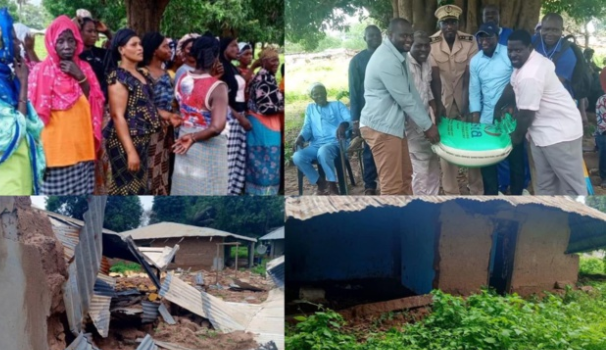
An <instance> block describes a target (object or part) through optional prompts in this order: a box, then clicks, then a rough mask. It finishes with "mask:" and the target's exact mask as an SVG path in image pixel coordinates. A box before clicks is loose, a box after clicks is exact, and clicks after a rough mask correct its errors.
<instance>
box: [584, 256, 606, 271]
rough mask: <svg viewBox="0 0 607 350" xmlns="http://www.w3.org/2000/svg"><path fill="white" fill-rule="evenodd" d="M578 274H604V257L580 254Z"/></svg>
mask: <svg viewBox="0 0 607 350" xmlns="http://www.w3.org/2000/svg"><path fill="white" fill-rule="evenodd" d="M580 275H605V257H604V256H603V259H599V258H596V257H589V256H580Z"/></svg>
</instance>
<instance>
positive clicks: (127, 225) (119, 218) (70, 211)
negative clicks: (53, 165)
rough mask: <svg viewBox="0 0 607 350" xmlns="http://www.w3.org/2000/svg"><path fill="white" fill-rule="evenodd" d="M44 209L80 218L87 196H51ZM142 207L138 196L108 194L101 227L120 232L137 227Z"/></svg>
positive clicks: (86, 208)
mask: <svg viewBox="0 0 607 350" xmlns="http://www.w3.org/2000/svg"><path fill="white" fill-rule="evenodd" d="M46 210H48V211H52V212H55V213H58V214H61V215H65V216H69V217H72V218H74V219H78V220H82V218H83V216H84V213H85V212H86V211H87V210H88V205H87V196H51V197H48V199H47V201H46ZM142 214H143V208H142V207H141V202H140V201H139V197H136V196H125V197H119V196H109V197H108V199H107V204H106V206H105V218H104V220H103V227H104V228H106V229H108V230H112V231H116V232H122V231H127V230H132V229H134V228H137V227H139V224H140V220H141V215H142Z"/></svg>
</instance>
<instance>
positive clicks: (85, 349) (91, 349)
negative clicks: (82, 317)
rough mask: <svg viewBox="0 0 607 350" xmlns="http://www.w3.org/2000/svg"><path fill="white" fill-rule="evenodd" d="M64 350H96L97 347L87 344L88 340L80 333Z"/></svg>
mask: <svg viewBox="0 0 607 350" xmlns="http://www.w3.org/2000/svg"><path fill="white" fill-rule="evenodd" d="M65 350H98V349H97V347H95V346H94V345H92V344H91V343H90V342H89V339H88V338H87V337H86V336H85V335H84V334H83V333H80V334H79V335H78V337H76V339H75V340H74V341H73V342H72V343H71V344H70V346H68V347H67V348H66V349H65Z"/></svg>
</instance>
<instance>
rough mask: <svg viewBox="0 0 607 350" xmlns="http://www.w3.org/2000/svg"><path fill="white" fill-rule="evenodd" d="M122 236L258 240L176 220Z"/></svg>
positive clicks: (127, 232) (138, 238)
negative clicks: (180, 222) (176, 221)
mask: <svg viewBox="0 0 607 350" xmlns="http://www.w3.org/2000/svg"><path fill="white" fill-rule="evenodd" d="M120 234H121V235H122V236H124V237H126V236H131V237H133V239H134V240H136V241H137V240H142V239H159V238H181V237H234V238H236V239H240V240H244V241H250V242H257V240H256V239H255V238H251V237H246V236H241V235H237V234H234V233H230V232H225V231H221V230H216V229H214V228H210V227H199V226H192V225H184V224H178V223H175V222H161V223H158V224H153V225H149V226H145V227H140V228H136V229H134V230H130V231H125V232H121V233H120Z"/></svg>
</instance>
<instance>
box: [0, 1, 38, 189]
mask: <svg viewBox="0 0 607 350" xmlns="http://www.w3.org/2000/svg"><path fill="white" fill-rule="evenodd" d="M12 26H13V19H12V17H11V16H10V14H9V13H8V9H6V8H3V9H0V37H1V38H2V40H0V195H3V196H8V195H19V196H27V195H32V194H36V195H37V194H39V189H40V184H41V182H42V181H41V179H42V176H43V174H44V167H45V160H44V151H43V150H42V142H41V140H40V133H41V132H42V129H43V127H44V125H43V124H42V122H41V121H40V119H39V118H38V115H37V114H36V111H35V110H34V108H33V106H32V105H31V104H30V103H29V102H28V100H27V77H28V70H27V65H26V64H25V62H24V61H23V59H22V58H21V57H20V55H19V50H20V42H19V40H18V39H17V37H16V35H15V34H14V31H13V27H12ZM10 64H13V67H14V70H15V71H14V74H13V72H12V71H11V68H10V67H9V65H10Z"/></svg>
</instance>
